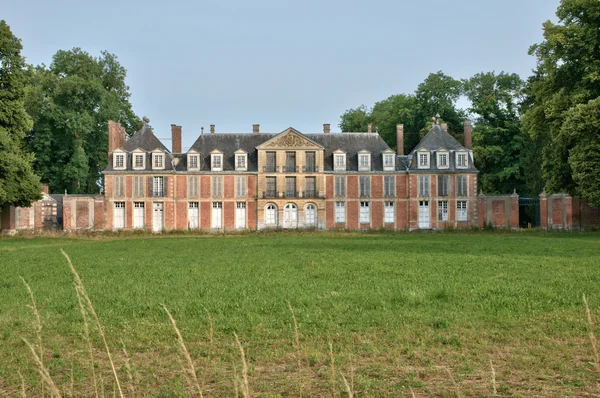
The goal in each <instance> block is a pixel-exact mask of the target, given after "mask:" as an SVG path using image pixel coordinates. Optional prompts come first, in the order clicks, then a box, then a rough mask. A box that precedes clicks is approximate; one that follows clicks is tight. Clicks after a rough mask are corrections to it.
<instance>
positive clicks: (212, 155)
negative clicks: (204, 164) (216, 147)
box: [210, 151, 223, 171]
mask: <svg viewBox="0 0 600 398" xmlns="http://www.w3.org/2000/svg"><path fill="white" fill-rule="evenodd" d="M217 159H218V163H219V165H218V166H215V163H217ZM210 170H211V171H223V153H222V152H221V151H212V152H211V153H210Z"/></svg>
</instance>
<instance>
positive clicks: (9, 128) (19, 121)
mask: <svg viewBox="0 0 600 398" xmlns="http://www.w3.org/2000/svg"><path fill="white" fill-rule="evenodd" d="M22 48H23V46H22V45H21V41H20V40H19V39H18V38H16V37H15V36H14V35H13V34H12V32H11V30H10V27H9V26H8V25H7V24H6V22H5V21H4V20H2V21H0V208H2V207H4V206H5V205H14V206H24V207H27V206H30V205H31V202H33V201H35V200H38V199H40V198H41V188H40V179H39V177H38V176H36V175H35V174H34V172H33V167H32V162H33V159H34V158H33V155H32V154H30V153H28V152H27V151H26V150H25V141H24V140H25V136H26V135H27V133H28V132H29V130H30V129H31V126H32V121H31V118H30V117H29V116H28V115H27V112H26V111H25V103H24V99H25V84H26V71H25V60H24V59H23V57H22V56H21V50H22Z"/></svg>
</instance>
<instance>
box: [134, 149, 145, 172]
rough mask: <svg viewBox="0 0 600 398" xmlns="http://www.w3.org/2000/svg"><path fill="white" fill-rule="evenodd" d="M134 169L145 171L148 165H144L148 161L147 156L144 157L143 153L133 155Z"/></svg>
mask: <svg viewBox="0 0 600 398" xmlns="http://www.w3.org/2000/svg"><path fill="white" fill-rule="evenodd" d="M133 160H134V163H133V168H134V169H136V170H140V169H144V168H145V167H146V165H145V164H144V163H146V162H145V160H146V155H144V154H143V153H136V154H135V155H133Z"/></svg>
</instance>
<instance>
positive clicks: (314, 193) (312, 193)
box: [304, 190, 318, 198]
mask: <svg viewBox="0 0 600 398" xmlns="http://www.w3.org/2000/svg"><path fill="white" fill-rule="evenodd" d="M317 195H318V192H317V191H315V190H307V191H304V197H305V198H316V197H317Z"/></svg>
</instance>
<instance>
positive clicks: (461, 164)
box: [456, 152, 468, 169]
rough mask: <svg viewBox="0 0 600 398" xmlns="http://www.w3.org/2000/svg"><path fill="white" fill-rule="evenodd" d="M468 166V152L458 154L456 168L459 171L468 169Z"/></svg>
mask: <svg viewBox="0 0 600 398" xmlns="http://www.w3.org/2000/svg"><path fill="white" fill-rule="evenodd" d="M467 166H468V163H467V154H466V152H459V153H457V154H456V167H457V168H459V169H466V168H467Z"/></svg>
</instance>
